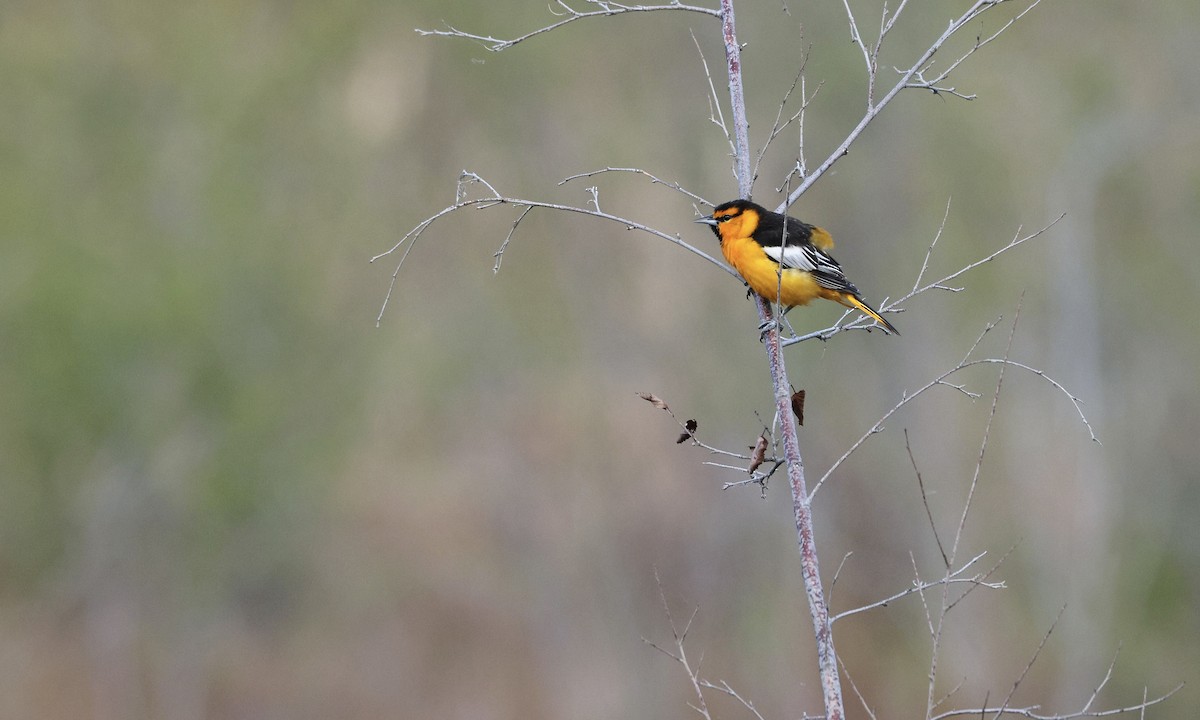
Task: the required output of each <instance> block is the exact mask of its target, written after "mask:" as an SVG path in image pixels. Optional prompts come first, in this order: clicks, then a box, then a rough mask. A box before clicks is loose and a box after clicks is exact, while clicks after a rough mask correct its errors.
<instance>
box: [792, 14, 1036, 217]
mask: <svg viewBox="0 0 1200 720" xmlns="http://www.w3.org/2000/svg"><path fill="white" fill-rule="evenodd" d="M1008 1H1009V0H976V1H975V2H974V3H973V4H972V5H971V7H970V8H968V9H967V10H966V12H964V13H963V14H962V15H960V16H959V17H958V18H957V19H955V20H952V21H951V22H950V24H949V26H947V28H946V30H945V31H944V32H942V34H941V35H940V36H938V38H937V39H936V40H934V41H933V43H932V44H931V45H930V46H929V48H928V49H926V50H925V52H923V53H922V54H921V56H920V57H919V58H917V60H916V62H914V63H913V64H912V65H911V66H910V67H909V69H908V70H905V71H903V72H901V74H900V79H899V80H898V81H897V82H896V84H895V85H893V86H892V89H891V90H889V91H888V92H887V93H886V94H885V95H884V96H883V97H882V98H881V99H880V100H879V101H878V102H875V101H874V93H875V88H874V77H875V71H874V70H873V69H872V68H874V64H875V62H876V59H877V54H878V49H879V47H878V45H879V44H882V42H883V35H884V34H885V33H884V32H881V33H880V40H879V43H878V44H877V46H876V48H875V50H874V52H875V54H876V56H872V52H871V51H869V50H867V47H866V43H865V42H864V41H863V39H862V36H861V35H860V34H859V33H858V28H857V24H856V23H855V22H854V19H853V13H852V12H850V6H849V4H848V1H847V0H843V2H845V3H846V12H847V15H848V16H849V17H850V23H851V39H852V40H854V42H855V44H856V45H858V47H859V48H860V49H861V51H862V52H863V54H864V59H865V62H866V64H867V67H868V92H867V110H866V112H865V113H864V114H863V117H862V119H861V120H859V122H858V124H857V125H855V126H854V128H853V129H852V130H851V131H850V133H849V134H847V135H846V138H845V139H844V140H842V142H841V144H839V145H838V146H837V147H836V148H835V149H834V150H833V152H831V153H830V154H829V157H827V158H826V159H825V161H824V162H822V163H821V164H820V165H819V166H818V167H817V169H816V170H814V171H813V172H811V173H810V174H809V175H808V176H807V177H805V178H804V180H803V182H801V183H800V185H799V186H798V187H796V188H795V189H793V190H792V191H791V192H790V193H788V195H787V198H785V199H784V201H783V202H782V203H780V204H779V207H777V208H776V211H777V212H785V211H786V210H787V208H788V207H790V206H791V205H792V203H794V202H796V200H798V199H799V198H800V196H801V195H803V194H804V193H805V192H807V191H808V188H810V187H811V186H812V184H813V183H814V182H816V181H817V180H818V179H819V178H820V177H821V176H822V175H824V174H825V173H826V172H827V171H828V170H829V169H830V168H831V167H833V165H834V163H836V162H837V161H838V160H840V159H841V158H842V157H843V156H844V155H846V154H847V153H848V152H849V151H850V146H851V145H852V144H854V142H855V141H856V140H857V139H858V136H859V135H861V134H862V132H863V131H864V130H865V129H866V128H867V126H868V125H870V124H871V121H873V120H874V119H875V118H876V117H878V116H879V113H880V112H881V111H882V110H883V109H884V108H885V107H887V105H888V104H889V103H891V101H892V100H894V99H895V98H896V96H897V95H898V94H900V91H902V90H904V89H906V88H909V87H914V82H915V83H916V84H915V86H916V87H927V85H925V84H922V82H923V81H922V80H920V79H919V77H918V73H924V72H926V71H927V69H928V67H929V61H930V60H931V59H932V58H933V56H934V54H935V53H936V52H937V51H938V50H940V49H941V48H942V46H943V45H945V44H946V42H947V41H948V40H950V38H951V37H953V36H954V35H956V34H957V33H958V32H959V31H960V30H962V29H963V28H964V27H966V26H967V25H969V24H971V22H972V21H974V20H976V19H977V18H979V17H980V16H981V15H983V14H984V13H986V12H987V11H988V10H991V9H992V8H994V7H996V6H997V5H1001V4H1003V3H1005V2H1008ZM1039 2H1040V0H1032V2H1031V4H1030V6H1029V7H1027V8H1026V9H1025V10H1024V11H1023V12H1022V13H1021V14H1020V15H1018V16H1017V17H1016V18H1013V21H1010V22H1009V23H1007V24H1005V26H1004V27H1003V28H1001V29H1000V31H998V32H997V33H996V35H999V34H1000V33H1001V32H1003V31H1004V30H1006V29H1007V28H1008V27H1010V26H1011V25H1012V22H1015V21H1016V20H1017V19H1019V18H1021V17H1023V16H1024V15H1025V14H1026V13H1028V12H1029V11H1030V10H1032V9H1033V7H1035V6H1036V5H1037V4H1038V3H1039ZM903 7H904V3H903V2H902V3H901V6H900V9H903ZM896 14H897V15H899V10H897V13H896ZM895 20H896V18H895V17H893V18H892V19H891V21H888V22H885V23H884V24H883V29H884V30H885V31H886V30H891V29H892V27H893V25H894V24H895ZM993 39H995V35H993V36H991V37H989V38H988V39H987V40H986V41H979V42H978V43H977V44H978V45H979V47H983V46H984V45H986V44H987V43H988V42H991V40H993ZM977 49H978V48H976V50H977ZM974 52H975V50H972V51H970V52H968V53H967V57H969V56H970V55H971V54H973V53H974ZM965 59H966V58H965V57H964V58H962V59H960V60H959V61H958V63H955V64H953V65H952V66H951V68H950V69H951V70H952V69H953V68H955V67H957V66H958V64H959V63H961V62H962V60H965ZM948 74H949V72H947V73H946V74H945V75H939V76H938V78H937V79H936V80H934V81H930V83H929V84H933V85H936V84H937V83H940V82H941V80H944V79H945V76H946V75H948ZM921 77H923V75H922V76H921ZM956 94H957V93H956Z"/></svg>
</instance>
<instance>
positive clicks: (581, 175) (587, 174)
mask: <svg viewBox="0 0 1200 720" xmlns="http://www.w3.org/2000/svg"><path fill="white" fill-rule="evenodd" d="M604 173H633V174H635V175H644V176H645V177H646V178H648V179H649V180H650V183H651V184H652V185H665V186H666V187H669V188H671V189H672V190H674V191H676V192H678V193H680V194H682V195H684V196H686V197H688V198H690V199H691V200H692V201H693V202H696V203H698V204H700V205H706V206H708V207H713V203H711V202H709V201H708V200H705V199H704V198H702V197H700V196H699V195H697V194H696V193H694V192H691V191H690V190H686V189H685V188H684V187H683V186H681V185H680V184H679V183H677V182H671V181H669V180H662V179H660V178H657V177H655V176H654V175H651V174H650V173H648V172H646V171H645V170H643V169H641V168H631V167H604V168H600V169H599V170H591V171H589V172H582V173H577V174H575V175H571V176H569V177H565V178H563V179H562V180H560V181H559V183H558V184H559V185H565V184H567V183H569V182H571V181H572V180H578V179H580V178H590V177H595V176H596V175H603V174H604Z"/></svg>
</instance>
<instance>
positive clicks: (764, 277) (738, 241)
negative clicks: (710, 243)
mask: <svg viewBox="0 0 1200 720" xmlns="http://www.w3.org/2000/svg"><path fill="white" fill-rule="evenodd" d="M696 222H698V223H703V224H705V225H709V226H711V227H712V231H713V234H715V235H716V236H717V239H718V240H720V241H721V254H722V255H724V256H725V259H726V260H728V261H729V264H730V265H732V266H733V269H734V270H737V272H738V275H741V276H742V279H743V280H745V281H746V284H747V285H749V286H750V289H751V290H753V291H754V292H756V293H758V294H759V295H760V296H762V297H763V298H764V299H765V300H768V301H770V302H778V303H779V304H780V305H783V306H784V307H786V308H787V310H790V309H792V308H793V307H795V306H797V305H807V304H808V303H810V302H812V300H813V299H814V298H824V299H826V300H832V301H834V302H836V303H838V304H840V305H844V306H846V307H848V308H850V309H852V310H857V311H859V312H861V313H863V314H864V315H867V316H869V317H870V318H871V319H873V320H874V321H875V322H877V323H879V325H880V326H881V327H883V329H884V331H885V332H887V333H889V334H893V335H899V334H900V332H899V331H898V330H896V327H895V326H894V325H892V324H891V323H890V322H888V321H887V320H885V319H884V318H883V316H882V315H880V314H879V313H878V312H876V311H875V309H874V308H872V307H871V306H870V305H868V304H867V302H866V301H865V300H863V298H862V293H861V292H859V290H858V288H857V287H855V286H854V283H852V282H850V279H849V278H847V277H846V273H845V272H843V271H842V266H841V265H839V264H838V261H837V260H834V259H833V256H832V255H830V254H829V250H830V249H832V248H833V237H832V236H830V234H829V233H828V232H826V231H825V230H824V229H822V228H819V227H817V226H816V225H809V224H808V223H806V222H802V221H800V220H798V219H796V218H794V217H790V216H788V215H784V214H782V213H777V212H771V211H770V210H767V209H766V208H764V207H763V206H761V205H758V204H756V203H753V202H751V201H749V200H731V201H730V202H727V203H722V204H720V205H717V206H716V207H715V208H713V212H712V215H705V216H703V217H700V218H697V220H696ZM785 312H786V310H785Z"/></svg>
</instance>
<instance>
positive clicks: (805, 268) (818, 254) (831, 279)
mask: <svg viewBox="0 0 1200 720" xmlns="http://www.w3.org/2000/svg"><path fill="white" fill-rule="evenodd" d="M763 252H765V253H766V254H767V257H769V258H771V259H772V260H774V261H775V262H777V263H779V264H780V265H783V266H784V267H785V268H792V269H794V270H800V271H802V272H809V273H812V274H813V279H814V280H816V281H817V284H818V285H821V286H822V287H827V288H829V289H830V290H841V291H845V292H851V293H854V294H856V295H857V294H858V289H857V288H855V287H854V285H853V283H851V282H850V280H849V279H848V278H847V277H846V273H845V272H844V271H843V270H842V266H841V265H838V262H837V260H834V259H833V258H831V257H829V256H828V255H826V254H825V253H824V252H822V251H821V250H820V249H819V248H818V247H816V246H815V245H811V244H807V243H806V244H804V245H788V246H787V247H784V248H780V247H779V246H777V245H775V246H764V247H763Z"/></svg>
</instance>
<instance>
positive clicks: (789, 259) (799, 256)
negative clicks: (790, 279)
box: [763, 245, 837, 272]
mask: <svg viewBox="0 0 1200 720" xmlns="http://www.w3.org/2000/svg"><path fill="white" fill-rule="evenodd" d="M811 248H812V246H811V245H788V246H787V247H784V248H781V247H779V246H778V245H776V246H772V247H764V248H763V252H765V253H766V254H767V257H769V258H771V259H772V260H774V261H775V262H777V263H779V264H780V265H782V266H784V267H787V268H795V269H797V270H803V271H804V272H812V271H813V270H816V269H817V268H818V267H819V266H820V257H819V256H817V255H816V254H815V253H813V252H811ZM834 267H837V263H834Z"/></svg>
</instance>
